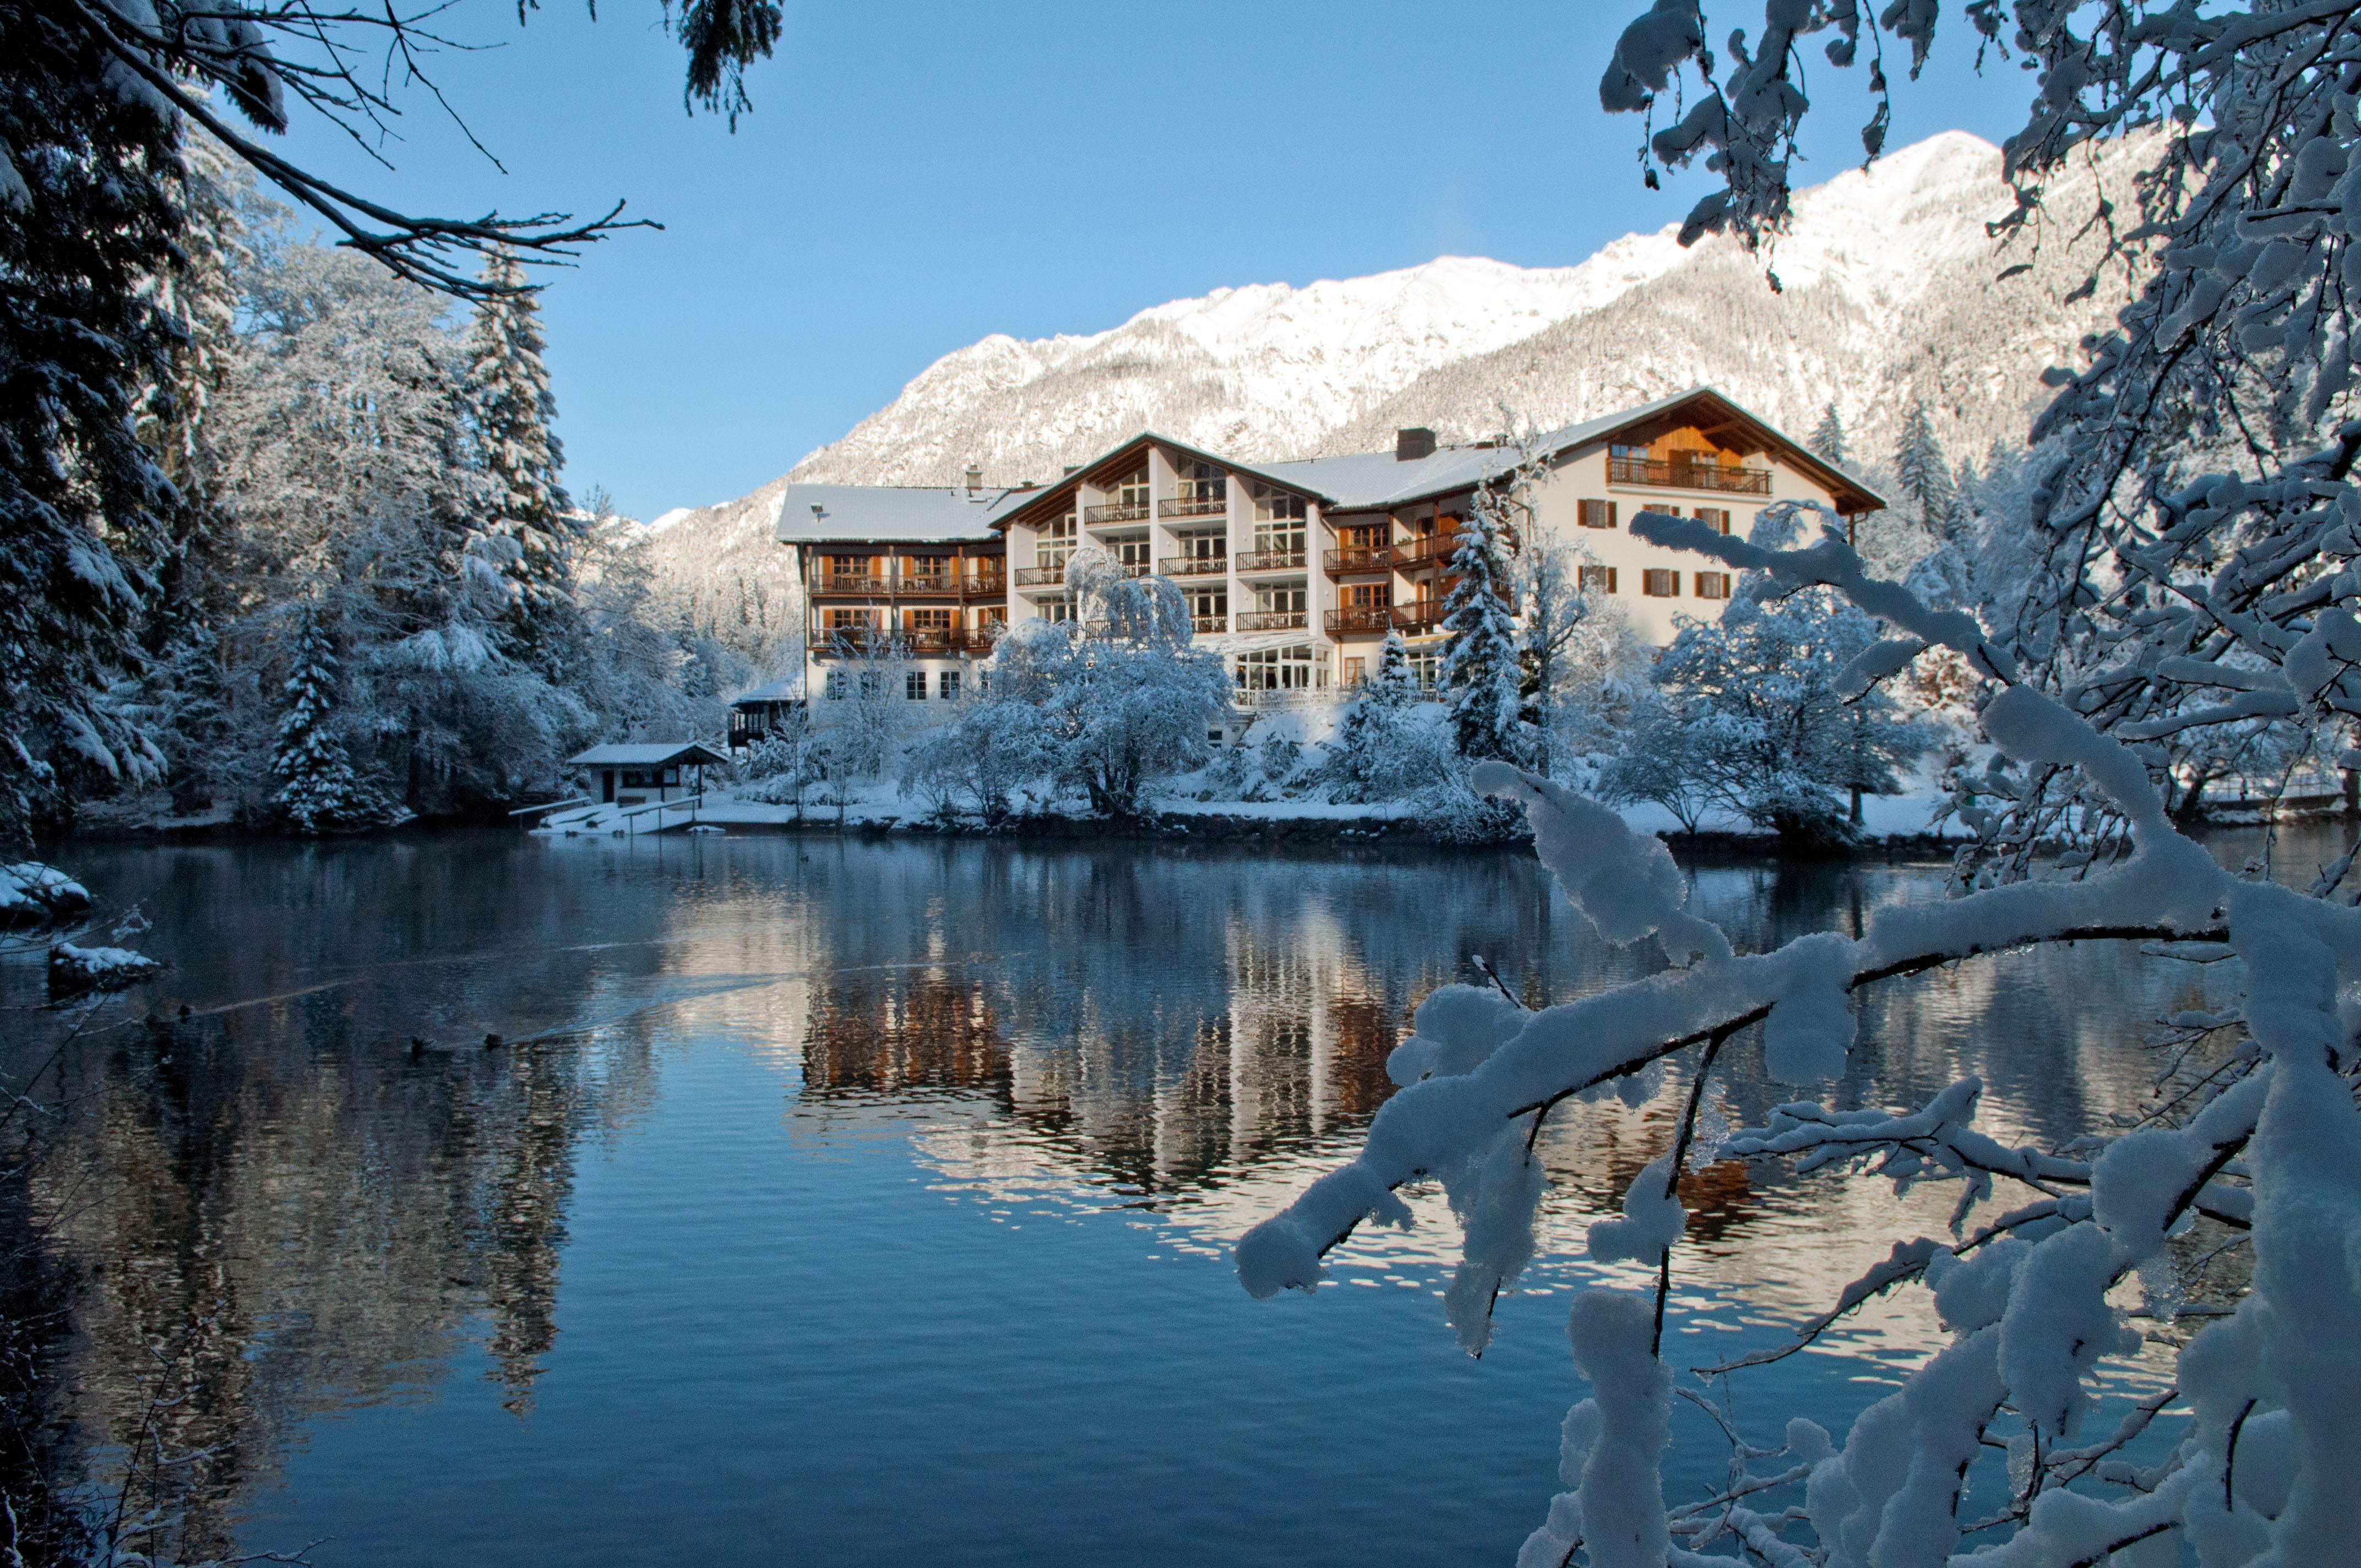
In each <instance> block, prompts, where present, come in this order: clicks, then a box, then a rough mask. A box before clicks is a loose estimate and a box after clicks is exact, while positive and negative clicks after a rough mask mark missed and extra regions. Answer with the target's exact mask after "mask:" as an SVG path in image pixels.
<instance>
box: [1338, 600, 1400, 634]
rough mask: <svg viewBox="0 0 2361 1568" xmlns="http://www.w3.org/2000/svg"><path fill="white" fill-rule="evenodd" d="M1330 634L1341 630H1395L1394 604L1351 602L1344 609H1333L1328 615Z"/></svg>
mask: <svg viewBox="0 0 2361 1568" xmlns="http://www.w3.org/2000/svg"><path fill="white" fill-rule="evenodd" d="M1327 621H1328V630H1329V633H1330V635H1332V636H1333V635H1334V634H1335V633H1337V632H1339V631H1390V630H1393V624H1394V611H1393V606H1391V605H1384V604H1349V605H1346V606H1345V608H1344V609H1332V610H1330V611H1329V612H1328V615H1327Z"/></svg>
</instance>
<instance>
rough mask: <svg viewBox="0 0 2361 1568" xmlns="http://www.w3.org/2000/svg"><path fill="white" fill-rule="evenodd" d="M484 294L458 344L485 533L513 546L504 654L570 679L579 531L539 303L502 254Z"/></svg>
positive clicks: (490, 269)
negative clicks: (565, 480) (562, 477)
mask: <svg viewBox="0 0 2361 1568" xmlns="http://www.w3.org/2000/svg"><path fill="white" fill-rule="evenodd" d="M484 284H485V290H486V297H485V298H484V299H483V300H481V301H480V302H478V304H477V306H476V319H475V325H474V329H473V331H472V332H471V333H470V334H469V337H468V341H467V351H468V367H467V402H468V407H469V411H470V412H471V413H472V415H473V422H474V426H475V436H476V440H477V443H478V446H479V448H480V450H481V453H482V461H483V469H484V479H485V488H486V499H487V500H488V502H489V506H490V507H491V516H490V518H489V522H488V526H489V528H490V529H491V530H492V531H493V532H497V533H499V534H500V535H501V536H502V537H503V538H505V539H506V540H507V541H508V542H509V543H511V544H512V545H513V546H514V547H515V548H514V550H513V552H512V553H511V554H509V556H508V559H507V561H506V563H505V565H504V575H505V576H506V577H507V578H508V581H509V587H510V599H509V603H508V606H507V608H506V609H505V610H504V611H503V612H502V614H501V618H500V622H501V632H502V641H503V642H504V643H505V645H506V651H507V652H509V653H510V655H511V657H513V658H515V659H517V660H518V661H519V662H520V663H523V664H525V665H526V666H527V667H528V668H531V669H533V670H535V671H538V672H539V673H540V674H543V675H544V676H545V677H547V678H549V679H550V680H553V681H560V680H564V679H566V678H567V677H568V675H569V674H577V673H578V672H577V671H576V670H575V669H574V668H573V666H574V665H576V664H577V662H578V658H579V648H578V643H579V640H580V635H581V618H580V616H579V615H578V613H577V609H576V605H575V592H574V560H575V555H576V553H577V548H578V546H579V543H580V540H581V536H582V533H583V524H582V522H581V521H580V520H578V519H577V517H576V516H575V513H574V504H573V502H572V501H571V500H570V499H567V497H566V490H565V488H564V487H563V486H562V485H560V484H559V482H558V477H557V475H558V470H559V468H560V467H562V466H564V458H563V455H562V451H561V448H560V447H559V444H558V441H557V437H556V435H555V433H552V431H551V429H550V424H551V422H553V421H554V420H555V418H556V417H557V400H556V399H555V397H554V396H552V395H551V392H550V389H549V371H548V370H547V368H546V367H544V365H543V364H542V351H543V347H544V344H543V341H542V334H541V304H540V300H539V298H538V296H536V295H535V294H533V292H531V291H529V290H528V289H527V288H526V286H525V278H524V269H523V268H522V266H521V265H519V263H518V261H517V258H516V255H515V253H514V252H513V251H511V250H509V249H507V248H505V247H503V248H500V249H498V250H495V251H494V252H493V253H492V255H491V258H490V259H489V260H488V261H487V262H486V263H485V264H484Z"/></svg>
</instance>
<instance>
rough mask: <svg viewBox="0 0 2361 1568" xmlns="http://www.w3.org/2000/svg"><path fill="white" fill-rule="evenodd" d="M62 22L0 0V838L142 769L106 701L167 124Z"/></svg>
mask: <svg viewBox="0 0 2361 1568" xmlns="http://www.w3.org/2000/svg"><path fill="white" fill-rule="evenodd" d="M70 10H71V8H70V7H60V6H56V5H49V4H36V3H32V0H0V149H5V158H0V279H5V280H6V281H5V286H0V298H5V306H0V842H7V841H20V840H22V839H25V838H26V837H27V836H28V835H29V833H30V831H31V829H32V827H33V825H34V823H35V822H36V821H37V820H38V819H39V818H42V817H52V816H56V815H61V814H63V813H65V812H67V811H69V810H71V806H72V803H73V801H74V799H75V798H76V796H77V795H80V794H82V792H83V791H84V790H85V789H88V788H93V787H98V786H103V785H108V784H135V783H144V782H146V781H147V780H148V779H149V778H151V777H153V775H154V773H155V772H156V771H157V766H158V763H159V760H160V759H159V758H158V757H157V755H156V752H155V751H154V749H153V747H152V746H151V745H149V744H148V740H147V739H146V737H145V736H144V734H143V733H142V732H141V729H140V727H139V726H138V725H137V723H136V722H134V721H133V720H132V719H131V718H129V717H128V716H127V715H126V712H125V711H124V710H123V708H122V707H121V706H120V705H119V704H117V703H116V702H115V700H113V699H112V697H111V696H110V695H109V694H110V689H111V688H113V687H115V685H117V684H118V683H119V682H120V681H121V680H122V679H123V678H124V677H125V676H126V675H127V674H137V672H138V669H139V667H140V663H141V660H140V655H139V651H138V647H137V630H138V625H139V620H140V617H141V613H142V610H143V607H144V603H145V600H146V598H147V597H148V594H149V592H150V591H151V590H152V587H153V584H152V582H151V581H150V580H149V578H148V575H147V574H146V573H145V572H144V571H142V570H141V569H140V567H139V565H138V563H139V562H140V561H142V560H145V559H151V558H152V557H153V555H154V554H155V543H154V541H155V538H156V536H157V534H158V532H159V528H160V524H159V512H160V511H161V510H162V509H163V508H164V507H165V506H166V505H168V504H169V502H170V487H169V485H168V484H167V482H166V481H165V479H164V477H163V475H162V474H161V473H159V471H158V469H157V466H156V463H155V460H154V458H153V457H152V456H151V455H149V454H148V451H147V449H146V448H145V447H144V446H143V445H142V444H140V442H139V440H138V437H137V434H136V433H135V432H134V428H133V416H134V413H135V401H136V400H137V396H138V392H139V389H140V388H141V387H142V386H143V385H147V384H149V383H152V382H156V381H160V380H161V379H162V378H163V373H164V366H165V357H166V355H167V353H168V352H169V349H170V330H169V328H168V327H167V325H166V324H165V322H164V319H163V316H162V313H160V312H159V310H158V308H157V302H156V300H155V298H154V296H153V292H152V291H151V289H150V288H149V286H148V285H149V282H150V280H153V279H155V278H156V277H158V276H159V275H161V274H162V273H163V272H164V271H165V270H166V269H168V268H169V267H170V264H171V258H172V247H173V243H174V240H175V238H176V236H177V234H178V231H179V228H180V220H179V215H178V213H177V212H176V210H175V207H174V203H173V200H172V192H171V189H170V187H171V182H172V179H173V176H174V173H175V171H176V170H177V169H178V166H179V165H178V159H179V153H178V150H177V145H176V127H175V125H174V123H173V120H172V118H171V117H170V115H169V114H168V113H167V112H166V111H165V110H164V109H163V106H162V105H161V104H159V103H157V102H156V101H155V99H154V98H153V96H152V95H151V94H146V93H138V92H135V91H132V90H131V89H130V88H129V87H128V86H127V85H126V83H127V82H129V80H130V79H129V78H128V76H127V75H126V74H125V73H123V72H122V68H121V67H120V66H119V65H117V64H116V63H115V61H114V60H113V58H112V56H111V55H110V53H109V52H108V51H107V50H106V49H105V48H104V46H102V45H101V44H100V43H99V42H98V41H97V40H96V39H94V38H93V37H92V35H91V33H90V31H89V29H88V28H86V27H83V26H82V25H81V24H80V22H79V21H78V20H77V19H76V18H75V17H74V16H69V15H66V14H65V13H67V12H68V11H70Z"/></svg>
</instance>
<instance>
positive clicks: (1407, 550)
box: [1392, 530, 1461, 572]
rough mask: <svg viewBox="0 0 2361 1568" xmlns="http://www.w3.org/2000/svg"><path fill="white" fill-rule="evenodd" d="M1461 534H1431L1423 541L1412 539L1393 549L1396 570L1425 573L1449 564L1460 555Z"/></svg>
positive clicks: (1457, 532)
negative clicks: (1452, 558)
mask: <svg viewBox="0 0 2361 1568" xmlns="http://www.w3.org/2000/svg"><path fill="white" fill-rule="evenodd" d="M1460 537H1461V534H1460V532H1459V531H1457V530H1455V531H1454V532H1449V533H1430V534H1428V535H1427V536H1426V537H1425V538H1423V539H1412V540H1410V541H1407V542H1406V543H1400V544H1397V545H1395V546H1394V547H1393V551H1392V554H1393V559H1394V565H1395V566H1396V568H1398V569H1399V570H1401V571H1405V572H1416V571H1423V570H1426V569H1428V568H1430V567H1433V566H1440V565H1444V564H1446V563H1448V562H1449V561H1450V559H1451V557H1453V556H1454V555H1455V554H1458V553H1459V540H1460Z"/></svg>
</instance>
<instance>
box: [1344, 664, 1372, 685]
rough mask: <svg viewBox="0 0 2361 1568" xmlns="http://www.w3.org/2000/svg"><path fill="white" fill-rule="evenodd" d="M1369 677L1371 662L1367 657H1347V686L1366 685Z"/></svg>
mask: <svg viewBox="0 0 2361 1568" xmlns="http://www.w3.org/2000/svg"><path fill="white" fill-rule="evenodd" d="M1368 678H1369V662H1368V661H1367V659H1347V660H1345V685H1346V686H1347V687H1352V686H1357V685H1365V684H1367V681H1368Z"/></svg>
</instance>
